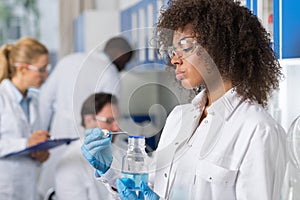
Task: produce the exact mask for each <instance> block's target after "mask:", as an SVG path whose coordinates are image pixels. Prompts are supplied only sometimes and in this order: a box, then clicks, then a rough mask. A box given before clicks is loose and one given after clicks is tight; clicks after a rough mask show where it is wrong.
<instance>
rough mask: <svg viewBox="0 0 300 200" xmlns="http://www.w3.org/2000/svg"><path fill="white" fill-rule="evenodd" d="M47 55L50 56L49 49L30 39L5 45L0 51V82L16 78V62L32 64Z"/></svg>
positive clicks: (22, 39)
mask: <svg viewBox="0 0 300 200" xmlns="http://www.w3.org/2000/svg"><path fill="white" fill-rule="evenodd" d="M45 54H49V52H48V49H47V48H46V47H45V46H44V45H43V44H42V43H40V42H39V41H37V40H36V39H33V38H29V37H24V38H21V39H19V40H18V41H17V42H16V43H15V44H6V45H3V46H2V47H1V49H0V82H1V81H2V80H3V79H6V78H11V77H13V76H14V74H15V73H16V69H15V66H14V64H15V63H16V62H20V63H28V64H31V63H33V62H35V61H36V59H38V57H39V56H41V55H45Z"/></svg>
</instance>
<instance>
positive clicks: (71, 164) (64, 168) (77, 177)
mask: <svg viewBox="0 0 300 200" xmlns="http://www.w3.org/2000/svg"><path fill="white" fill-rule="evenodd" d="M81 145H82V143H81V141H76V142H74V143H72V144H71V146H70V148H68V150H67V151H66V152H65V153H64V155H63V156H62V157H61V159H60V161H59V164H58V166H57V170H56V174H55V194H56V198H57V199H58V200H70V199H72V200H97V199H105V200H110V199H114V197H113V195H112V194H110V193H109V191H108V190H107V188H106V187H105V186H104V184H103V183H102V182H101V181H97V180H96V179H95V178H94V168H93V167H92V166H91V165H90V164H89V163H88V161H87V160H86V159H85V158H84V157H83V155H82V153H81ZM125 146H126V142H124V141H121V140H118V139H117V138H116V140H115V142H114V143H113V144H112V152H113V155H116V154H122V155H124V154H125V152H126V147H125Z"/></svg>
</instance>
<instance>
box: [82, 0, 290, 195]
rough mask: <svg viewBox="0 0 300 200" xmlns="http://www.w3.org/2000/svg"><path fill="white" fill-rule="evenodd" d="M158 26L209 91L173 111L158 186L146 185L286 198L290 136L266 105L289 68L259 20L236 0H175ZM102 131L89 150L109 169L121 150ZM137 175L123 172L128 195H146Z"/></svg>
mask: <svg viewBox="0 0 300 200" xmlns="http://www.w3.org/2000/svg"><path fill="white" fill-rule="evenodd" d="M156 31H157V35H156V36H157V39H158V44H159V46H160V53H162V54H166V55H167V56H168V57H169V60H170V64H171V66H174V69H175V74H176V78H177V80H178V81H180V83H181V85H182V86H183V87H185V88H187V89H194V90H195V91H196V92H197V93H198V92H199V91H200V93H199V94H197V95H196V97H195V98H194V99H193V100H192V103H191V104H185V105H179V106H177V107H175V108H174V109H173V111H172V112H171V113H170V115H169V116H168V118H167V121H166V124H165V126H164V130H163V132H162V134H161V138H160V141H159V144H158V148H157V150H156V154H155V155H154V158H155V163H156V164H155V168H154V169H152V170H153V171H154V179H153V180H152V183H153V184H154V186H153V188H152V187H151V188H150V187H149V186H148V185H147V184H145V183H141V184H140V187H141V190H142V192H143V193H144V194H145V196H146V198H147V199H148V200H158V199H172V200H174V199H189V200H190V199H204V200H235V199H238V200H240V199H248V200H256V199H264V200H279V199H280V191H281V186H282V182H283V177H284V173H285V168H286V161H287V158H286V134H285V131H284V130H283V128H282V127H281V126H280V125H279V124H278V123H277V122H276V121H275V120H274V119H273V118H272V117H271V116H270V115H269V114H268V112H267V111H266V110H265V109H264V107H265V106H266V105H267V102H268V98H269V96H270V95H271V92H272V91H273V89H276V88H278V85H279V80H280V77H281V75H282V74H281V71H280V70H281V67H280V65H279V62H278V60H276V57H275V55H274V52H273V50H272V48H271V43H270V39H269V37H268V36H269V35H268V34H267V32H266V30H265V29H264V28H263V26H262V25H261V23H260V21H259V20H258V18H257V17H256V16H254V15H253V14H252V13H251V11H250V10H248V9H247V8H246V7H244V6H241V5H240V2H236V1H234V0H197V1H194V0H174V1H169V4H168V7H167V8H166V9H165V10H162V13H161V15H160V18H159V21H158V24H157V29H156ZM102 134H103V131H101V130H100V129H98V133H94V134H88V135H87V136H86V137H85V142H84V144H83V146H82V152H83V155H84V156H85V157H86V159H87V160H88V161H89V162H90V163H91V164H93V166H94V167H95V168H96V169H97V170H98V171H100V172H101V174H105V173H106V172H107V171H108V170H109V169H110V162H111V159H112V155H111V154H110V151H109V149H110V143H109V142H106V143H105V142H104V141H106V139H101V138H99V137H101V135H102ZM152 170H151V171H150V172H153V171H152ZM132 182H133V181H132V180H131V179H125V178H120V179H117V181H116V185H117V188H118V192H119V194H120V197H121V199H137V197H136V194H135V193H134V191H132V190H131V187H132ZM150 182H151V181H150Z"/></svg>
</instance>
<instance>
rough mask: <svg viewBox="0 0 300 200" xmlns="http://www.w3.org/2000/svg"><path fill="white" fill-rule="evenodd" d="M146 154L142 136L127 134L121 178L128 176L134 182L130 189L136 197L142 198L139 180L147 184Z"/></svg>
mask: <svg viewBox="0 0 300 200" xmlns="http://www.w3.org/2000/svg"><path fill="white" fill-rule="evenodd" d="M147 162H148V155H147V153H146V151H145V137H144V136H129V137H128V149H127V153H126V155H125V156H124V157H123V161H122V178H130V179H132V180H133V182H134V186H133V188H132V190H134V191H136V194H137V196H138V199H144V197H143V194H142V193H141V192H140V185H141V182H144V183H145V184H146V185H147V184H148V164H147Z"/></svg>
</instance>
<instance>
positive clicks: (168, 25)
mask: <svg viewBox="0 0 300 200" xmlns="http://www.w3.org/2000/svg"><path fill="white" fill-rule="evenodd" d="M187 24H192V26H193V29H194V32H195V33H196V34H197V41H198V43H199V44H200V45H201V46H202V47H203V48H205V50H206V51H207V52H208V53H209V55H210V56H211V58H212V59H213V60H214V62H215V64H216V65H217V66H218V70H219V72H220V74H221V76H222V78H223V79H224V80H230V81H231V82H232V84H233V86H235V87H236V91H237V93H238V94H239V95H240V96H242V98H243V99H244V100H245V99H248V100H250V101H257V102H258V103H259V104H261V105H262V106H266V105H267V100H268V98H269V96H270V94H271V92H272V90H273V89H276V88H278V86H279V79H280V77H281V76H282V74H281V67H280V65H279V62H278V60H277V59H276V57H275V54H274V51H273V50H272V48H271V42H270V39H269V34H268V33H267V32H266V30H265V29H264V28H263V26H262V25H261V23H260V22H259V20H258V18H257V17H256V16H254V15H253V14H252V13H251V11H250V10H248V9H247V8H246V7H244V6H242V5H240V2H234V1H233V0H174V1H169V3H168V7H167V9H166V10H161V15H160V18H159V21H158V24H157V28H156V33H157V36H158V42H159V45H161V46H169V45H170V44H171V41H172V38H173V33H174V31H176V30H178V29H179V28H181V29H183V28H184V27H185V26H186V25H187ZM198 35H199V36H198Z"/></svg>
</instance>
